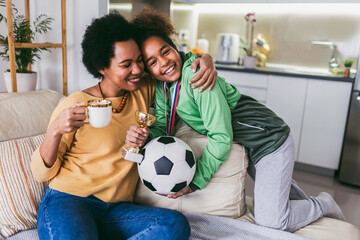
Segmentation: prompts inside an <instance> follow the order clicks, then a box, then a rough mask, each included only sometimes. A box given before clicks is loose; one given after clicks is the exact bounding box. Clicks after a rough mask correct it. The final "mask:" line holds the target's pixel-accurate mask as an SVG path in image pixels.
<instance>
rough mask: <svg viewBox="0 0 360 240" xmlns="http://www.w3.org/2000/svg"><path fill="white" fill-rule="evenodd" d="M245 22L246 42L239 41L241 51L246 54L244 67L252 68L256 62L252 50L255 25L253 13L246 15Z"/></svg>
mask: <svg viewBox="0 0 360 240" xmlns="http://www.w3.org/2000/svg"><path fill="white" fill-rule="evenodd" d="M245 20H246V41H244V40H242V39H240V41H241V43H242V45H243V50H244V51H245V52H246V55H245V57H244V67H245V68H254V67H255V66H256V62H257V57H256V55H255V53H254V50H253V40H254V24H255V23H256V19H255V13H248V14H246V16H245Z"/></svg>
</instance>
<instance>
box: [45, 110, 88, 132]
mask: <svg viewBox="0 0 360 240" xmlns="http://www.w3.org/2000/svg"><path fill="white" fill-rule="evenodd" d="M85 119H86V113H85V109H84V103H75V104H74V105H72V106H71V107H69V108H67V109H65V110H63V111H62V112H61V113H60V114H59V116H57V118H56V119H55V120H54V122H53V123H52V124H51V127H52V129H54V131H55V133H57V134H59V135H62V134H64V133H70V132H74V131H77V130H78V129H79V128H80V127H82V126H83V125H84V124H85V123H84V120H85Z"/></svg>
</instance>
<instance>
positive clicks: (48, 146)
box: [40, 103, 86, 167]
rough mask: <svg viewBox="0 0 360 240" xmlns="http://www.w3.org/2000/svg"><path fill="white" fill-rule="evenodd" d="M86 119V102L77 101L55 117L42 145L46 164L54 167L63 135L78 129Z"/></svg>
mask: <svg viewBox="0 0 360 240" xmlns="http://www.w3.org/2000/svg"><path fill="white" fill-rule="evenodd" d="M85 119H86V114H85V109H84V103H75V104H74V105H72V106H71V107H69V108H67V109H65V110H63V111H62V112H61V113H60V114H59V115H58V116H57V117H56V118H55V120H54V121H53V122H52V123H51V124H50V126H49V129H48V130H47V132H46V134H45V138H44V141H43V142H42V144H41V146H40V156H41V157H42V159H43V161H44V164H45V166H47V167H52V166H53V165H54V163H55V161H56V157H57V152H58V149H59V145H60V140H61V137H62V135H63V134H64V133H70V132H74V131H76V130H78V129H79V128H80V127H81V126H83V125H84V120H85Z"/></svg>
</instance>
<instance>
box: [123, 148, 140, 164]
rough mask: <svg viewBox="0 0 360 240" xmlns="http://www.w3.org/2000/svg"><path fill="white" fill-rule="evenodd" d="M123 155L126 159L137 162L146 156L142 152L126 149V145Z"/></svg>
mask: <svg viewBox="0 0 360 240" xmlns="http://www.w3.org/2000/svg"><path fill="white" fill-rule="evenodd" d="M121 156H122V157H123V158H124V159H125V160H128V161H132V162H136V163H141V162H142V160H143V157H144V156H143V155H142V154H140V153H134V152H130V151H129V150H128V149H126V148H124V147H123V148H122V149H121Z"/></svg>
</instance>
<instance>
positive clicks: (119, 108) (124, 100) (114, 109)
mask: <svg viewBox="0 0 360 240" xmlns="http://www.w3.org/2000/svg"><path fill="white" fill-rule="evenodd" d="M98 89H99V93H100V96H101V99H103V100H104V99H105V98H104V94H103V93H102V91H101V87H100V82H98ZM128 97H129V92H128V91H125V95H124V97H123V99H122V101H121V104H120V106H119V107H118V108H113V109H112V111H113V113H121V111H122V110H123V109H124V107H125V105H126V102H127V99H128Z"/></svg>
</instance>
